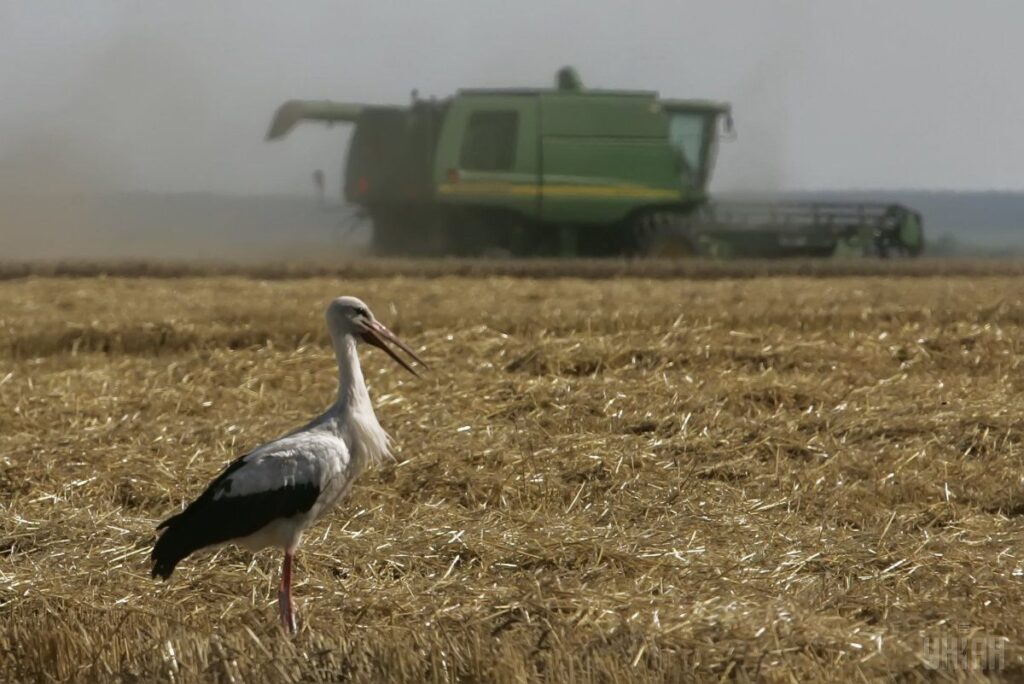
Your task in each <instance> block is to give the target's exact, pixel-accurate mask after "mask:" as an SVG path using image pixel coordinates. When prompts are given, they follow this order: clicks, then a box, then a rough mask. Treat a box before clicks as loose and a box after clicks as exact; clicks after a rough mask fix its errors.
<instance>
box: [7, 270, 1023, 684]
mask: <svg viewBox="0 0 1024 684" xmlns="http://www.w3.org/2000/svg"><path fill="white" fill-rule="evenodd" d="M914 268H917V267H914ZM63 275H65V276H66V277H62V278H43V277H27V278H22V279H18V280H11V281H8V282H6V283H0V329H2V330H3V335H2V337H0V492H2V494H3V497H2V505H3V517H2V518H0V615H2V618H3V619H2V621H0V680H3V681H95V680H107V681H125V682H129V681H152V680H154V679H156V680H164V681H174V682H192V681H227V682H243V681H244V682H250V681H272V682H300V681H301V682H307V681H339V680H352V681H381V680H383V679H385V678H386V679H390V680H396V681H410V682H419V681H451V680H460V681H520V680H523V679H527V678H539V677H543V678H546V679H548V680H550V681H636V680H645V679H646V680H657V681H662V680H669V681H672V680H680V679H690V678H700V679H707V680H720V679H733V680H738V681H754V680H768V681H806V680H821V679H824V678H825V677H832V678H842V679H847V678H849V679H854V678H857V679H881V678H886V677H896V678H902V679H905V680H909V681H916V680H925V679H933V678H939V679H942V678H951V679H953V678H958V677H962V676H967V677H983V676H994V677H1002V678H1005V679H1006V680H1008V681H1012V680H1018V679H1019V678H1020V677H1022V676H1024V665H1022V662H1024V661H1022V660H1021V658H1022V657H1024V650H1022V649H1021V646H1020V644H1021V643H1022V642H1021V639H1022V637H1024V622H1022V619H1021V617H1020V616H1021V610H1020V606H1021V605H1024V590H1022V588H1024V586H1022V582H1024V580H1022V576H1024V558H1022V552H1021V549H1022V548H1024V545H1022V541H1024V539H1022V536H1024V535H1022V531H1024V526H1022V522H1021V521H1022V518H1021V517H1020V516H1021V515H1022V514H1024V494H1022V492H1021V473H1022V472H1024V468H1022V465H1024V464H1022V462H1021V461H1022V453H1024V452H1022V446H1021V440H1022V435H1024V406H1022V404H1021V401H1020V399H1019V396H1020V386H1021V383H1022V380H1021V378H1022V369H1021V368H1020V364H1021V351H1022V350H1021V345H1022V342H1021V339H1022V335H1021V332H1022V331H1021V328H1022V325H1024V313H1022V312H1024V306H1022V301H1021V300H1022V295H1024V281H1021V280H1019V279H1017V278H1015V277H1007V276H998V275H990V276H985V277H982V276H977V277H973V278H964V277H960V278H940V277H928V276H927V275H925V274H924V273H915V275H917V276H919V277H916V278H913V279H907V278H898V277H887V276H884V275H880V274H879V275H877V276H876V277H872V278H863V277H834V278H830V279H827V280H818V279H808V278H799V277H764V278H760V279H753V280H731V279H714V280H678V279H663V280H652V279H644V278H621V279H617V280H590V281H588V280H580V279H566V278H554V277H552V278H550V279H547V280H535V279H526V278H513V277H499V276H495V275H491V276H488V277H479V278H470V277H445V276H442V275H440V273H434V272H432V273H428V274H425V275H430V276H431V277H430V278H417V277H414V276H412V275H409V274H406V275H404V276H402V277H393V278H383V277H369V275H372V274H364V275H366V276H367V277H361V278H356V277H355V275H349V276H347V277H345V278H338V277H330V278H326V277H306V278H302V279H281V280H275V281H273V282H268V281H261V280H256V279H253V278H249V277H240V276H236V277H223V276H222V277H207V278H198V277H196V278H193V277H186V275H185V274H184V273H180V274H178V275H179V276H180V277H178V278H175V279H160V278H157V279H148V278H134V279H133V278H116V277H111V278H103V279H97V278H91V279H90V278H73V277H70V274H69V273H64V274H63ZM162 275H167V274H166V273H165V274H162ZM343 293H344V294H355V295H358V296H360V297H363V298H364V299H366V300H367V301H368V302H369V303H370V304H371V306H373V307H374V308H375V310H376V312H377V314H378V316H379V317H380V318H381V319H382V320H384V321H385V322H386V323H388V324H389V325H391V326H392V327H393V328H394V329H395V330H396V332H398V333H400V334H401V335H402V336H403V337H404V338H406V339H407V340H409V341H411V342H413V343H414V344H416V345H417V346H418V347H420V348H422V349H423V354H424V356H425V357H426V358H427V360H428V361H429V362H432V366H433V367H434V368H435V370H434V372H433V373H432V374H430V375H429V377H427V378H426V379H424V380H415V379H414V378H411V377H409V376H408V375H407V374H404V373H400V372H397V371H396V370H395V369H394V368H393V367H392V366H391V365H390V363H389V361H388V360H387V359H386V358H384V357H383V355H381V354H378V353H374V352H373V351H368V352H366V353H364V355H363V358H364V365H365V367H366V369H367V375H368V378H369V380H370V382H371V385H372V387H371V390H372V393H373V395H374V398H375V401H376V403H377V406H378V407H379V408H378V413H379V415H380V417H381V421H382V423H383V424H384V425H385V426H386V427H388V428H389V429H390V431H391V432H392V433H393V436H394V438H395V441H396V443H397V445H398V446H399V452H398V458H397V461H396V462H395V463H392V464H389V465H387V466H385V467H384V468H382V469H380V470H378V471H375V472H372V473H369V474H367V476H365V477H364V478H363V479H362V480H361V481H360V482H359V484H357V486H356V488H355V490H354V491H353V495H352V496H351V498H350V499H349V500H348V502H347V503H346V504H345V505H344V506H343V507H342V508H340V509H339V510H338V511H337V512H336V513H335V514H334V515H333V516H332V517H330V519H329V520H328V521H327V522H326V524H322V525H320V526H318V527H316V528H314V530H313V531H312V533H311V534H310V536H309V537H308V538H307V539H306V542H305V544H304V550H303V551H302V552H301V553H300V554H299V567H300V572H299V574H298V578H299V584H298V585H297V587H296V589H295V593H296V597H297V600H298V601H299V602H300V607H301V615H303V617H304V618H305V623H304V624H303V625H302V627H301V632H300V634H299V635H298V636H297V637H296V638H295V639H293V640H289V639H287V638H285V637H284V636H283V635H282V633H281V632H280V629H279V628H278V627H277V624H276V621H275V606H274V597H275V586H274V583H275V575H276V570H277V563H278V561H279V559H278V557H277V554H274V553H270V552H266V553H262V554H259V555H257V556H255V557H253V556H252V555H250V554H247V553H242V552H239V551H236V550H234V549H231V548H228V549H224V550H221V551H220V552H218V553H216V554H207V555H203V556H200V557H197V558H195V559H193V560H189V561H187V562H185V563H184V564H183V565H182V566H181V567H180V568H179V571H178V573H176V575H175V577H174V579H173V581H172V582H170V583H169V584H166V585H165V584H157V583H154V582H153V581H152V580H151V579H150V578H149V576H148V565H147V556H148V553H149V549H150V546H151V543H152V540H153V538H154V533H153V528H154V526H155V524H156V523H157V522H158V521H159V520H160V519H161V518H162V517H164V516H166V515H167V514H168V513H170V512H172V511H174V510H177V508H178V507H179V506H180V505H181V503H182V502H183V501H184V500H185V499H186V498H188V497H190V496H192V495H194V494H196V493H197V491H199V489H200V488H201V487H202V486H203V484H204V483H205V482H206V481H207V480H208V479H209V478H210V477H212V476H213V475H214V474H215V473H216V472H217V471H218V470H219V469H220V468H221V467H223V465H224V464H225V463H226V462H227V461H228V460H229V459H230V458H232V457H233V456H234V455H236V454H238V453H240V452H242V451H243V450H245V449H247V448H249V447H251V446H253V445H255V444H257V443H259V442H261V441H264V440H266V439H268V438H271V437H274V436H276V435H278V434H280V433H282V432H283V431H285V430H287V429H289V428H290V427H293V426H295V425H296V424H298V423H299V422H301V421H302V420H304V419H305V418H307V417H308V416H310V415H312V414H313V413H314V412H316V411H317V410H319V409H320V408H322V407H323V406H324V404H325V403H326V402H328V401H329V400H330V397H331V394H332V392H333V389H334V387H333V384H334V378H333V360H332V359H331V357H330V354H329V350H328V348H327V346H326V336H325V334H324V332H323V324H322V319H321V311H322V308H323V306H324V304H325V303H326V302H327V301H328V299H329V298H330V297H332V296H335V295H338V294H343ZM948 635H952V636H956V637H962V638H960V639H959V641H956V643H957V644H978V643H981V644H984V645H986V646H988V647H990V649H992V651H991V652H992V653H997V652H998V655H999V656H1000V658H1001V659H1000V660H993V659H991V658H990V659H989V660H984V661H977V660H976V661H962V660H961V661H956V662H955V663H954V662H953V661H949V662H945V663H935V662H933V661H930V660H929V656H930V655H934V649H932V650H931V651H930V650H929V648H928V645H929V644H935V643H945V642H940V641H935V639H941V638H945V636H948ZM964 662H967V664H968V665H971V666H977V667H982V666H987V667H989V668H990V669H989V670H987V671H986V670H982V669H957V668H958V667H962V666H963V663H964ZM951 663H952V664H951ZM956 663H960V664H959V665H957V664H956ZM936 666H938V669H934V668H935V667H936Z"/></svg>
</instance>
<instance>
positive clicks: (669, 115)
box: [267, 67, 923, 257]
mask: <svg viewBox="0 0 1024 684" xmlns="http://www.w3.org/2000/svg"><path fill="white" fill-rule="evenodd" d="M301 121H323V122H328V123H335V122H347V123H351V124H354V126H355V128H354V131H353V133H352V139H351V141H350V144H349V152H348V158H347V160H346V164H345V170H344V171H345V173H344V177H345V181H344V188H343V194H344V197H345V199H346V200H347V201H348V202H349V203H352V204H354V205H357V206H359V207H361V208H362V209H363V210H365V212H366V213H368V215H369V217H370V219H371V220H372V222H373V246H374V249H375V251H377V252H379V253H382V254H407V255H448V254H454V255H467V256H468V255H481V254H510V255H515V256H575V255H579V256H612V255H638V256H642V255H652V256H694V255H704V256H717V257H787V256H815V257H824V256H831V255H833V254H858V255H870V256H878V257H888V256H897V255H901V256H914V255H917V254H919V253H920V252H921V249H922V247H923V226H922V221H921V216H920V214H918V213H917V212H915V211H913V210H911V209H908V208H906V207H904V206H901V205H898V204H892V205H873V204H841V203H839V204H837V203H829V204H802V203H759V202H710V201H709V198H708V196H707V186H708V181H709V179H710V176H711V169H712V167H713V165H714V160H715V151H716V148H717V144H718V139H719V137H720V132H721V131H725V132H731V130H732V120H731V115H730V109H729V105H727V104H723V103H717V102H709V101H704V100H670V99H661V98H660V97H659V96H658V93H656V92H649V91H628V90H596V89H586V88H584V87H583V85H582V83H581V81H580V79H579V77H578V75H577V74H576V71H575V70H574V69H572V68H571V67H565V68H563V69H561V70H560V71H559V72H558V75H557V77H556V87H554V88H548V89H493V90H492V89H472V90H460V91H458V92H457V93H456V94H455V95H452V96H451V97H448V98H445V99H443V100H434V99H430V100H424V99H420V98H418V97H416V96H415V94H414V95H413V100H412V103H411V104H410V105H409V106H407V107H401V106H390V105H364V104H351V103H338V102H329V101H308V100H292V101H290V102H286V103H285V104H284V105H282V106H281V107H280V108H279V109H278V111H277V113H276V115H275V116H274V119H273V122H272V124H271V127H270V131H269V132H268V134H267V138H268V139H270V140H274V139H278V138H281V137H283V136H285V135H287V133H288V132H289V131H291V130H292V128H294V127H295V126H296V125H297V124H298V123H299V122H301ZM317 178H318V180H320V179H322V175H317Z"/></svg>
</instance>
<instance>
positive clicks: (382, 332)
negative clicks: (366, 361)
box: [361, 321, 427, 377]
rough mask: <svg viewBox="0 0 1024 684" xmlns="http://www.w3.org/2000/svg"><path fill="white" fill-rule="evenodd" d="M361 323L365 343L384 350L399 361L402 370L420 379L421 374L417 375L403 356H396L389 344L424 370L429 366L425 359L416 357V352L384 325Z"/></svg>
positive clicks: (375, 322) (374, 322) (368, 322)
mask: <svg viewBox="0 0 1024 684" xmlns="http://www.w3.org/2000/svg"><path fill="white" fill-rule="evenodd" d="M361 322H362V324H363V335H362V337H363V341H364V342H366V343H367V344H372V345H373V346H374V347H377V348H379V349H383V350H384V351H385V352H387V355H388V356H390V357H391V358H393V359H394V360H395V361H397V362H398V364H399V365H400V366H401V367H402V368H404V369H405V370H407V371H409V372H410V373H412V374H413V375H415V376H416V377H419V376H420V374H419V373H417V372H416V371H415V370H413V367H412V366H410V365H409V364H408V363H407V362H406V361H405V359H403V358H402V357H401V356H399V355H398V354H396V353H395V352H394V350H393V349H391V347H389V346H388V345H387V342H391V343H392V344H394V345H395V346H396V347H398V348H399V349H401V350H402V351H404V352H405V353H406V354H408V355H409V356H411V357H412V359H413V361H415V362H416V363H418V364H420V365H421V366H423V367H424V368H427V364H426V363H424V362H423V359H421V358H420V357H418V356H416V352H414V351H413V350H412V349H410V348H409V345H407V344H406V343H405V342H402V340H400V339H398V336H397V335H395V334H394V333H393V332H391V331H390V330H388V329H387V328H385V327H384V326H383V325H382V324H380V323H378V322H377V321H361Z"/></svg>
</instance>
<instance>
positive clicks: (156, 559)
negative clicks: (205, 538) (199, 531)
mask: <svg viewBox="0 0 1024 684" xmlns="http://www.w3.org/2000/svg"><path fill="white" fill-rule="evenodd" d="M180 518H181V515H176V516H174V517H171V518H168V519H167V520H165V521H163V522H162V523H160V526H159V527H157V529H158V530H160V529H163V530H164V531H163V534H161V535H160V538H159V539H157V540H156V545H155V546H153V553H152V554H151V556H150V558H151V559H152V561H153V571H152V573H151V574H152V576H153V577H154V578H155V577H159V578H160V579H168V578H170V576H171V573H173V572H174V568H175V566H177V565H178V563H179V562H180V561H181V560H182V559H183V558H185V557H187V556H188V555H189V554H191V553H192V552H193V551H196V550H198V549H199V548H200V547H199V546H198V545H196V543H195V539H194V537H193V536H192V535H190V534H189V533H188V532H187V527H186V526H185V525H182V524H181V520H180ZM164 528H166V529H164Z"/></svg>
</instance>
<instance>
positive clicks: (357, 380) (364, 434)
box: [152, 297, 426, 634]
mask: <svg viewBox="0 0 1024 684" xmlns="http://www.w3.org/2000/svg"><path fill="white" fill-rule="evenodd" d="M327 329H328V331H329V332H330V334H331V342H332V343H333V346H334V354H335V356H336V357H337V359H338V399H337V401H335V402H334V404H333V405H332V406H331V407H330V408H329V409H327V411H325V412H324V413H323V414H322V415H321V416H319V417H318V418H315V419H314V420H313V421H311V422H310V423H309V424H307V425H306V426H304V427H301V428H299V429H298V430H295V431H293V432H291V433H289V434H287V435H285V436H284V437H281V438H280V439H276V440H274V441H273V442H269V443H267V444H264V445H263V446H261V447H258V448H256V449H254V450H252V451H250V452H249V453H247V454H245V455H243V456H241V457H240V458H238V459H237V460H235V461H234V462H233V463H231V464H230V465H229V466H228V467H227V468H225V469H224V472H222V473H221V474H220V475H218V476H217V479H215V480H214V481H213V482H211V483H210V485H209V486H208V487H207V488H206V491H204V492H203V493H202V495H201V496H200V497H199V498H198V499H196V500H195V501H193V502H192V503H191V504H189V506H188V508H186V509H185V510H184V511H182V512H181V513H179V514H177V515H175V516H172V517H170V518H168V519H167V520H165V521H163V522H162V523H160V525H159V527H157V529H158V530H161V529H162V530H163V533H162V534H161V536H160V538H159V539H158V540H157V542H156V545H155V546H154V547H153V554H152V561H153V573H152V574H153V577H157V576H159V577H161V578H163V579H167V578H169V577H170V576H171V573H172V572H174V567H175V566H176V565H177V564H178V562H180V561H181V560H182V559H183V558H185V557H187V556H188V555H190V554H191V553H193V552H195V551H198V550H199V549H203V548H206V547H210V546H219V545H221V544H227V543H231V542H234V543H237V544H240V545H242V546H244V547H246V548H248V549H250V550H252V551H258V550H260V549H263V548H266V547H268V546H276V547H280V548H282V549H284V565H283V567H282V570H281V584H280V588H279V589H278V607H279V609H280V612H281V622H282V623H283V625H284V627H285V629H286V630H288V632H289V633H293V634H294V633H295V612H294V610H293V608H292V596H291V587H292V559H293V558H294V556H295V551H296V549H297V548H298V546H299V540H300V539H301V537H302V533H303V531H304V530H305V529H306V528H307V527H309V526H310V525H312V524H313V523H314V522H315V521H316V520H317V519H319V518H320V517H321V516H323V515H324V514H325V513H327V511H329V510H330V509H331V508H332V507H333V506H334V505H335V504H336V503H337V502H338V500H339V499H341V498H342V497H343V496H345V494H346V493H347V492H348V490H349V489H350V488H351V487H352V483H353V481H354V480H355V479H356V477H357V476H358V475H359V473H360V472H361V471H362V470H363V468H365V467H366V466H367V465H369V464H372V463H375V462H378V461H380V460H381V459H383V458H385V457H387V456H388V455H389V454H390V451H389V447H390V445H389V439H388V435H387V433H386V432H384V429H383V428H381V426H380V423H378V422H377V417H376V415H374V412H373V404H372V403H371V402H370V395H369V392H367V389H366V383H365V382H364V381H363V373H362V370H361V369H360V367H359V356H358V354H357V353H356V343H357V341H362V342H366V343H368V344H371V345H373V346H375V347H379V348H380V349H383V350H384V351H385V352H387V353H388V355H390V356H391V358H393V359H394V360H395V361H397V362H398V363H399V364H400V365H402V366H403V367H404V368H405V369H406V370H408V371H409V372H410V373H412V374H413V375H416V371H415V370H413V368H412V366H410V365H409V364H408V363H407V362H406V361H405V360H403V359H402V358H401V357H400V356H398V354H396V353H395V352H394V351H392V350H391V348H390V347H388V346H387V344H386V342H392V343H394V344H395V345H397V346H398V347H399V348H401V349H402V350H403V351H405V352H406V353H408V354H409V356H411V357H412V358H413V359H414V360H415V361H416V362H417V363H419V364H420V365H421V366H424V367H426V364H424V363H423V361H421V360H420V358H419V357H418V356H416V354H415V352H413V351H412V349H410V348H409V347H408V346H406V345H405V344H404V343H403V342H402V341H401V340H399V339H398V338H397V337H396V336H395V335H394V334H393V333H392V332H391V331H389V330H388V329H387V328H385V327H384V326H383V325H381V324H380V323H378V322H377V320H376V319H375V318H374V317H373V314H372V313H370V310H369V309H368V308H367V307H366V305H365V304H363V302H361V301H360V300H358V299H356V298H355V297H339V298H337V299H335V300H334V301H332V302H331V303H330V305H329V306H328V307H327Z"/></svg>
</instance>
